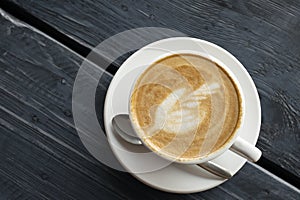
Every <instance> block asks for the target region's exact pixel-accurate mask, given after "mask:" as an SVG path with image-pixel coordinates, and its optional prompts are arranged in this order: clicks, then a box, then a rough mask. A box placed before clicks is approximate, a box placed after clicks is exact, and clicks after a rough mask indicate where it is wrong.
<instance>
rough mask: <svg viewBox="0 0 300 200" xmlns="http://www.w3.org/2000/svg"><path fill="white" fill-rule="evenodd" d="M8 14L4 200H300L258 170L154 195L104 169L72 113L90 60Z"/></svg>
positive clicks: (0, 180)
mask: <svg viewBox="0 0 300 200" xmlns="http://www.w3.org/2000/svg"><path fill="white" fill-rule="evenodd" d="M0 11H1V10H0ZM1 13H2V16H1V17H0V24H1V26H0V38H1V40H0V55H1V56H0V96H1V101H0V133H1V134H0V152H1V154H0V199H218V198H220V197H222V199H249V198H253V199H257V198H263V199H266V198H269V199H287V198H288V199H299V197H300V193H299V191H298V190H295V189H293V188H292V187H290V186H288V185H286V184H284V183H282V182H281V181H278V180H277V179H274V178H273V177H272V176H270V175H268V174H266V173H265V172H263V171H261V170H259V169H257V168H256V167H255V166H253V165H250V164H246V166H245V167H244V168H243V169H242V170H241V171H240V172H239V173H238V174H237V175H236V176H235V177H234V178H232V179H231V180H230V181H228V182H226V183H225V184H223V185H221V186H219V187H217V188H215V189H212V190H209V191H206V192H203V193H198V194H190V195H174V194H169V193H164V192H160V191H157V190H154V189H151V188H150V187H148V186H146V185H144V184H142V183H140V182H139V181H137V180H136V179H135V178H133V177H132V176H131V175H129V174H127V173H123V172H118V171H115V170H113V169H110V168H108V167H106V166H104V165H102V164H101V163H99V162H98V161H96V160H95V159H94V158H92V157H91V155H90V154H89V153H88V152H87V151H86V150H85V148H84V147H83V145H82V144H81V142H80V139H79V137H78V135H77V133H76V130H75V128H74V123H73V119H72V114H71V95H72V85H73V83H74V78H75V75H76V72H77V71H78V69H79V66H80V64H81V62H82V60H83V58H82V57H80V56H79V55H77V54H75V53H74V52H71V51H69V50H68V49H66V48H64V47H63V46H61V45H60V44H58V43H56V42H55V41H53V40H51V39H50V38H47V37H45V36H44V35H43V34H41V33H39V32H37V31H36V30H35V29H33V28H32V27H30V26H28V25H26V24H24V23H22V22H20V21H17V20H15V19H13V18H12V17H11V16H9V15H7V14H6V13H4V12H3V11H1ZM3 16H4V17H3ZM110 79H111V77H110V76H108V77H106V78H105V79H103V81H102V82H100V83H99V84H100V86H104V85H107V84H108V83H109V82H110ZM106 87H107V86H106ZM106 87H99V88H100V90H101V91H102V92H105V91H106ZM100 94H101V92H100ZM98 98H99V101H102V102H103V100H104V95H103V94H102V95H100V96H99V97H98Z"/></svg>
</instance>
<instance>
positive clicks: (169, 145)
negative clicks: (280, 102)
mask: <svg viewBox="0 0 300 200" xmlns="http://www.w3.org/2000/svg"><path fill="white" fill-rule="evenodd" d="M130 114H131V120H132V123H133V126H134V128H135V130H136V132H137V134H138V135H139V137H140V138H141V139H142V141H143V142H144V143H145V145H146V146H147V147H149V148H150V149H151V150H152V151H154V152H156V153H158V154H160V155H162V156H164V157H167V158H169V159H174V160H176V161H187V160H188V161H190V160H197V159H201V158H203V157H206V156H208V155H209V154H211V153H214V152H215V151H217V150H219V149H221V148H222V147H223V146H224V145H225V144H226V143H227V142H228V141H229V140H230V139H231V138H232V137H233V136H234V135H235V132H236V130H237V129H238V128H239V126H240V123H241V116H242V107H241V96H240V92H239V90H238V88H237V86H236V84H235V82H234V81H233V79H232V78H231V77H230V75H229V74H228V73H227V72H226V70H224V69H223V68H222V67H221V66H219V65H218V64H217V63H215V62H214V61H212V60H210V59H207V58H205V57H202V56H200V55H196V54H174V55H170V56H167V57H165V58H162V59H160V60H158V61H157V62H155V63H153V64H152V65H150V66H149V67H148V68H147V69H146V71H145V72H143V73H142V74H141V76H140V77H139V78H138V80H137V81H136V83H135V86H134V88H133V92H132V95H131V100H130Z"/></svg>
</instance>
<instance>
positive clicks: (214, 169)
mask: <svg viewBox="0 0 300 200" xmlns="http://www.w3.org/2000/svg"><path fill="white" fill-rule="evenodd" d="M197 165H198V166H199V167H201V168H203V169H205V170H207V171H209V172H210V173H212V174H214V175H217V176H219V177H222V178H225V179H229V178H231V177H232V174H231V173H230V172H229V171H228V170H227V169H225V168H224V167H222V166H220V165H218V164H216V163H213V162H211V161H207V162H205V163H201V164H197Z"/></svg>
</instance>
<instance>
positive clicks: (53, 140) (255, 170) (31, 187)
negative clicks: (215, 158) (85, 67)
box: [0, 0, 300, 199]
mask: <svg viewBox="0 0 300 200" xmlns="http://www.w3.org/2000/svg"><path fill="white" fill-rule="evenodd" d="M0 5H1V10H0V13H1V16H0V24H1V25H0V30H1V31H0V44H1V45H0V73H1V74H0V94H1V101H0V199H300V192H299V189H298V188H299V179H300V158H299V155H300V121H299V120H300V106H299V102H300V99H299V98H300V86H299V85H300V2H299V1H291V0H288V1H263V0H252V1H244V2H243V1H235V0H232V1H219V0H214V1H191V0H183V1H179V0H176V1H168V2H167V1H159V0H152V1H150V0H149V1H137V0H136V1H134V0H132V1H130V0H112V1H110V0H102V1H96V0H82V1H58V0H57V1H46V0H39V1H32V0H1V2H0ZM149 26H154V27H165V28H170V29H174V30H178V31H181V32H183V33H185V34H187V35H189V36H191V37H197V38H202V39H205V40H208V41H211V42H213V43H216V44H218V45H220V46H222V47H224V48H225V49H227V50H228V51H230V52H231V53H232V54H233V55H234V56H236V57H237V58H238V59H239V60H240V61H241V62H242V63H243V64H244V66H245V67H246V68H247V70H248V72H249V73H250V75H251V76H252V78H253V80H254V82H255V84H256V86H257V88H258V92H259V95H260V99H261V104H262V126H261V132H260V137H259V140H258V144H257V145H258V147H259V148H260V149H262V151H263V157H262V158H261V160H260V161H259V162H258V163H257V164H249V163H246V164H245V166H244V167H243V168H242V169H241V170H240V171H239V172H238V173H237V174H236V175H235V176H234V177H233V178H232V179H230V180H229V181H227V182H226V183H224V184H222V185H220V186H218V187H216V188H214V189H211V190H209V191H206V192H201V193H196V194H189V195H175V194H170V193H165V192H161V191H158V190H155V189H152V188H150V187H148V186H146V185H144V184H142V183H140V182H139V181H137V180H136V179H135V178H133V177H132V176H131V175H130V174H127V173H124V172H119V171H116V170H113V169H111V168H109V167H107V166H105V165H103V164H101V163H100V162H98V161H97V160H96V159H94V158H93V157H92V156H91V155H90V154H89V153H88V152H87V150H86V149H85V148H84V146H83V145H82V143H81V141H80V139H79V137H78V134H77V132H76V130H75V127H74V122H73V116H72V105H71V104H72V88H73V83H74V80H75V77H76V74H77V71H78V69H79V67H80V65H81V63H82V61H83V59H84V57H85V56H86V55H87V54H88V53H89V51H90V49H92V48H93V47H95V46H96V45H97V44H99V43H100V42H102V41H103V40H105V39H106V38H108V37H110V36H112V35H114V34H117V33H119V32H122V31H125V30H128V29H132V28H138V27H149ZM125 58H126V56H125V57H124V59H125ZM124 59H121V60H120V61H116V62H115V63H114V65H113V66H112V70H111V71H109V72H110V74H111V75H108V78H107V79H106V80H107V81H106V82H103V83H101V82H100V83H99V85H101V86H102V87H99V91H98V92H97V97H96V98H97V103H99V105H100V108H99V110H100V112H101V110H102V108H103V101H104V98H105V92H106V89H107V87H108V84H109V81H110V80H111V78H112V77H113V74H114V73H115V71H116V70H114V69H116V68H118V66H120V64H121V62H122V60H124ZM99 121H100V123H102V124H103V122H102V113H99Z"/></svg>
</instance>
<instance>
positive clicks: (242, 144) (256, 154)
mask: <svg viewBox="0 0 300 200" xmlns="http://www.w3.org/2000/svg"><path fill="white" fill-rule="evenodd" d="M185 53H188V54H195V55H200V56H202V57H205V58H207V59H209V60H212V61H213V62H215V63H217V64H218V65H219V66H220V67H222V68H223V69H224V70H225V71H226V72H227V73H228V74H229V76H230V77H231V78H232V80H233V81H234V83H235V85H236V86H237V88H238V91H239V93H240V97H241V100H242V103H241V109H242V116H241V121H240V122H241V123H240V126H239V128H237V129H236V130H235V132H234V133H233V135H232V136H231V137H230V139H229V141H227V142H226V144H224V145H223V146H222V147H221V148H219V149H218V150H216V151H214V152H213V153H210V154H209V155H207V156H205V157H201V158H199V159H193V160H184V161H183V160H180V161H179V160H176V159H174V158H171V157H169V156H167V155H165V154H163V153H160V152H156V151H153V152H154V153H156V154H157V155H159V156H160V157H162V158H164V159H167V160H170V161H172V162H176V163H180V164H200V163H205V162H207V161H210V160H212V159H214V158H216V157H218V156H220V155H221V154H223V153H224V152H225V151H228V150H230V151H233V152H235V153H237V154H238V155H240V156H242V157H244V158H246V159H247V160H249V161H251V162H256V161H258V160H259V158H260V157H261V155H262V152H261V151H260V150H259V149H258V148H257V147H255V146H254V145H252V144H250V143H249V142H247V141H246V140H244V139H243V138H241V137H239V134H240V130H241V127H242V126H243V124H244V123H245V121H244V116H245V112H244V110H245V109H244V107H245V104H244V102H245V101H244V95H243V93H244V91H243V90H242V89H241V86H240V83H239V81H238V80H237V78H236V77H235V75H234V73H233V72H232V71H231V70H230V69H229V68H228V67H227V66H226V65H224V64H223V63H222V61H220V60H218V59H216V58H214V57H212V56H211V55H209V54H204V53H203V52H201V53H200V52H196V51H186V50H180V51H172V52H168V53H162V54H161V55H160V56H158V57H157V59H155V60H154V61H153V62H152V63H154V62H156V61H158V60H160V59H162V58H164V57H167V56H170V55H173V54H185ZM152 63H149V66H151V64H152ZM147 69H148V67H146V69H145V70H147ZM145 70H144V71H145ZM141 74H142V73H141ZM140 76H141V75H140ZM140 76H139V77H140ZM139 77H137V79H136V81H137V80H138V78H139ZM136 81H135V82H134V85H133V86H132V89H131V95H132V93H133V89H134V88H135V84H136ZM131 95H130V96H131ZM129 116H130V119H131V120H130V121H131V124H132V127H133V128H134V130H135V132H136V135H138V136H140V135H141V133H140V131H141V128H140V127H139V126H138V125H137V124H136V123H135V122H134V121H135V120H133V119H132V113H131V109H130V102H129ZM140 139H141V141H142V142H143V144H144V145H145V146H146V147H147V148H148V149H150V150H151V148H149V147H148V146H147V144H146V142H144V141H143V139H142V138H141V137H140Z"/></svg>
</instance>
